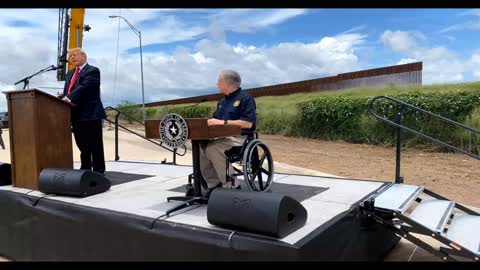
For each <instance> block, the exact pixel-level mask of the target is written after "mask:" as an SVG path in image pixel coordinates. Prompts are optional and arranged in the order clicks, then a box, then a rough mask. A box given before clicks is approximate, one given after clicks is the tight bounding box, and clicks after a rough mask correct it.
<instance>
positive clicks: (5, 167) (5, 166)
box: [0, 162, 12, 186]
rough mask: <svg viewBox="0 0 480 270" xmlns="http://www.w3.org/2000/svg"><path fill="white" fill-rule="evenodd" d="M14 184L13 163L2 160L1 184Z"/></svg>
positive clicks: (0, 164)
mask: <svg viewBox="0 0 480 270" xmlns="http://www.w3.org/2000/svg"><path fill="white" fill-rule="evenodd" d="M11 184H12V165H10V164H9V163H3V162H0V186H8V185H11Z"/></svg>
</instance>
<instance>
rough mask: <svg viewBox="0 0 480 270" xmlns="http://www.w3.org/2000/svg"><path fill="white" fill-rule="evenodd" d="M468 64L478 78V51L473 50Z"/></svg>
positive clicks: (479, 59)
mask: <svg viewBox="0 0 480 270" xmlns="http://www.w3.org/2000/svg"><path fill="white" fill-rule="evenodd" d="M469 65H470V67H471V70H472V73H473V76H475V77H476V78H479V79H480V51H477V52H475V53H474V54H473V55H472V57H471V58H470V61H469Z"/></svg>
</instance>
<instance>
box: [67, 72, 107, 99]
mask: <svg viewBox="0 0 480 270" xmlns="http://www.w3.org/2000/svg"><path fill="white" fill-rule="evenodd" d="M80 73H82V72H80ZM80 76H82V77H83V79H82V80H80V81H79V82H76V83H75V85H74V86H73V88H72V91H71V92H70V94H69V95H67V98H68V99H70V101H71V102H72V103H74V104H77V103H80V102H81V101H82V100H83V99H85V98H86V97H87V96H92V95H94V94H95V91H98V89H100V70H99V69H98V68H97V67H93V66H90V67H89V68H88V69H86V70H85V73H84V74H81V75H79V77H80ZM78 79H80V78H77V80H78Z"/></svg>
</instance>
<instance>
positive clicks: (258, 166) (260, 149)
mask: <svg viewBox="0 0 480 270" xmlns="http://www.w3.org/2000/svg"><path fill="white" fill-rule="evenodd" d="M243 177H244V180H245V184H246V186H247V187H248V188H249V189H250V190H252V191H267V190H268V189H269V188H270V186H271V185H272V182H273V159H272V154H271V153H270V150H269V149H268V147H267V145H265V144H264V143H263V142H262V141H260V140H257V139H255V140H252V141H250V142H249V143H248V144H247V146H246V147H245V151H244V153H243Z"/></svg>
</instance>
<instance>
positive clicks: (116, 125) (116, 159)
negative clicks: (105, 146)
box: [115, 112, 120, 161]
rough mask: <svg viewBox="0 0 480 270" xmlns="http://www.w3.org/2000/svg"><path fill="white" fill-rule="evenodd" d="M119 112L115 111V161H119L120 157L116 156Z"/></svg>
mask: <svg viewBox="0 0 480 270" xmlns="http://www.w3.org/2000/svg"><path fill="white" fill-rule="evenodd" d="M119 116H120V113H118V112H117V114H116V115H115V161H119V160H120V157H119V156H118V117H119Z"/></svg>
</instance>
